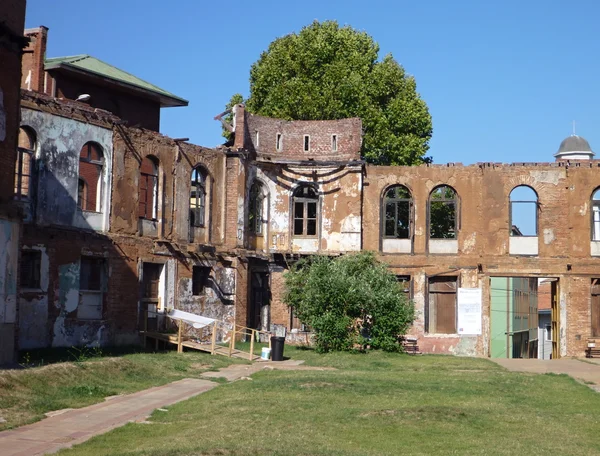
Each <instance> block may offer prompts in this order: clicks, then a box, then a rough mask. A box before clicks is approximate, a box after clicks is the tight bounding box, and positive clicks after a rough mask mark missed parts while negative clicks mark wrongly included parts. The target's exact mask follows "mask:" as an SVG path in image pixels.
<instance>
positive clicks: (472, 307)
mask: <svg viewBox="0 0 600 456" xmlns="http://www.w3.org/2000/svg"><path fill="white" fill-rule="evenodd" d="M457 298H458V334H473V335H479V334H481V288H459V289H458V296H457Z"/></svg>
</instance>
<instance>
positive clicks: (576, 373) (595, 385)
mask: <svg viewBox="0 0 600 456" xmlns="http://www.w3.org/2000/svg"><path fill="white" fill-rule="evenodd" d="M492 361H495V362H496V363H498V364H500V365H501V366H502V367H505V368H507V369H508V370H511V371H515V372H531V373H534V374H547V373H553V374H567V375H570V376H571V377H573V378H574V379H575V380H577V381H580V382H582V383H584V384H586V385H587V386H589V387H590V388H592V389H593V390H596V391H598V392H600V360H599V359H585V360H583V359H581V360H579V359H552V360H545V359H504V358H503V359H492Z"/></svg>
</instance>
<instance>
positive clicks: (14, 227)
mask: <svg viewBox="0 0 600 456" xmlns="http://www.w3.org/2000/svg"><path fill="white" fill-rule="evenodd" d="M24 22H25V1H24V0H7V1H6V2H3V4H2V22H1V23H0V62H2V71H0V364H5V363H12V362H13V361H14V360H15V354H16V345H15V340H16V322H17V317H18V315H17V289H18V280H19V276H18V271H19V265H18V261H19V237H20V220H21V216H20V214H19V208H18V206H17V205H16V204H15V202H14V200H13V192H14V188H13V177H14V169H15V162H16V160H17V131H18V128H19V100H20V94H19V86H20V84H19V82H20V79H21V54H22V51H23V48H24V47H25V44H26V40H25V39H24V37H23V26H24Z"/></svg>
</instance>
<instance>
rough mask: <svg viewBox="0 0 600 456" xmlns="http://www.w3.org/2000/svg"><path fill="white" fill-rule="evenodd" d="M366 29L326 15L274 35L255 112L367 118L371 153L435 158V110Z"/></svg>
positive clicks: (384, 159)
mask: <svg viewBox="0 0 600 456" xmlns="http://www.w3.org/2000/svg"><path fill="white" fill-rule="evenodd" d="M378 54H379V46H378V44H377V43H376V42H375V41H374V40H373V38H372V37H370V36H369V35H368V34H367V33H365V32H360V31H357V30H354V29H353V28H351V27H349V26H345V27H340V26H339V25H338V23H337V22H335V21H326V22H322V23H320V22H318V21H315V22H313V23H312V24H311V25H309V26H306V27H304V28H303V29H302V30H301V31H300V33H298V34H296V33H292V34H290V35H286V36H284V37H281V38H277V39H276V40H275V41H273V42H272V43H271V44H270V45H269V48H268V50H267V51H265V52H263V53H262V54H261V56H260V58H259V59H258V61H257V62H255V63H254V64H253V65H252V68H251V70H250V97H249V98H248V100H247V102H246V106H247V109H248V111H249V112H251V113H254V114H259V115H263V116H270V117H277V118H282V119H287V120H321V119H322V120H332V119H342V118H345V117H360V118H361V119H362V121H363V128H364V141H363V150H362V155H363V157H364V158H365V159H366V160H368V161H369V162H371V163H375V164H383V165H417V164H420V163H423V162H430V161H431V159H430V157H426V156H425V153H426V152H427V150H428V149H429V145H428V143H429V139H430V138H431V133H432V124H431V116H430V114H429V110H428V108H427V105H426V104H425V102H424V101H423V100H422V99H421V98H420V96H419V94H418V93H417V91H416V82H415V79H414V78H413V77H412V76H409V75H407V74H406V73H405V71H404V69H403V68H402V66H401V65H400V64H398V62H396V60H394V58H393V57H392V55H386V56H385V57H383V59H381V60H378V58H379V56H378Z"/></svg>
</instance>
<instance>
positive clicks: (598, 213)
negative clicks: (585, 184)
mask: <svg viewBox="0 0 600 456" xmlns="http://www.w3.org/2000/svg"><path fill="white" fill-rule="evenodd" d="M591 206H592V241H600V187H599V188H597V189H596V190H594V193H592V205H591Z"/></svg>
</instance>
